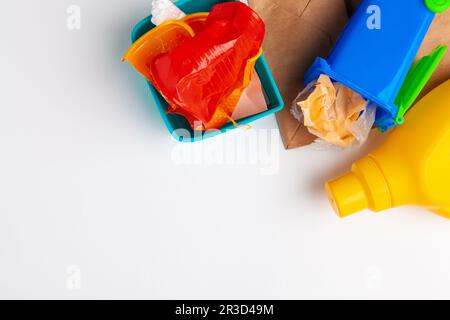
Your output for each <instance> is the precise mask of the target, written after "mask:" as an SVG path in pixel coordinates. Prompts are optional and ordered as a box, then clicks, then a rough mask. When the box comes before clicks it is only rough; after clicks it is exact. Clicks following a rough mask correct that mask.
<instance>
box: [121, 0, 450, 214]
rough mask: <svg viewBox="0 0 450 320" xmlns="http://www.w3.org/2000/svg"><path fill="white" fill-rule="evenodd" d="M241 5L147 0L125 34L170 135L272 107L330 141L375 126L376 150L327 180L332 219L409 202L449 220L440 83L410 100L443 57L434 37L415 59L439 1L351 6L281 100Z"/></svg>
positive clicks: (208, 130) (195, 136)
mask: <svg viewBox="0 0 450 320" xmlns="http://www.w3.org/2000/svg"><path fill="white" fill-rule="evenodd" d="M253 1H257V0H253ZM265 1H266V0H265ZM342 1H344V0H342ZM251 6H252V0H250V6H249V5H247V4H245V3H243V2H241V1H220V0H180V1H177V2H175V3H173V2H172V1H170V0H153V1H152V2H151V12H152V15H151V16H149V17H147V18H145V19H144V20H142V21H141V22H139V23H138V24H137V25H136V27H135V28H134V29H133V30H132V39H131V40H132V45H131V47H130V48H129V50H128V51H127V52H126V54H125V56H124V58H123V60H124V61H127V62H129V63H130V64H131V65H132V66H133V67H134V68H135V69H136V70H137V71H138V72H139V73H140V74H141V75H142V76H143V77H144V78H145V79H146V80H147V81H148V83H149V86H150V92H151V96H152V98H153V101H154V103H155V105H156V106H157V108H158V109H159V111H160V114H161V116H162V118H163V120H164V122H165V124H166V126H167V127H168V129H169V131H170V133H171V134H172V136H173V137H175V139H177V140H179V141H180V142H195V141H198V140H203V139H206V138H211V137H213V136H215V135H218V134H220V133H225V132H226V131H228V130H231V129H235V128H238V127H240V126H242V125H248V124H249V123H251V122H252V121H255V120H257V119H260V118H262V117H265V116H267V115H270V114H273V113H276V112H278V111H280V110H282V109H283V107H284V108H285V109H286V108H288V109H289V112H290V114H291V116H292V118H293V119H296V120H295V121H298V122H299V123H300V124H301V125H303V126H305V127H306V129H307V130H308V131H309V133H310V134H312V135H314V136H315V137H316V138H317V139H319V140H321V141H324V142H326V143H327V144H330V145H335V146H338V147H341V148H347V147H350V146H352V145H354V144H363V143H364V142H365V141H366V140H367V138H368V136H369V134H370V132H371V131H372V130H373V129H374V128H376V129H377V130H379V131H380V132H386V133H387V134H388V135H389V136H388V140H387V142H386V144H385V146H384V147H382V148H381V149H379V150H378V151H375V152H374V153H372V154H370V155H369V156H368V157H366V158H364V159H362V160H361V161H359V162H358V163H356V164H355V165H354V166H353V169H352V171H351V172H350V173H348V174H346V175H344V176H343V177H341V178H338V179H336V180H333V181H330V182H328V183H327V184H326V191H327V194H328V197H329V199H330V202H331V204H332V205H333V207H334V208H335V210H336V212H337V213H338V215H339V216H341V217H345V216H348V215H350V214H352V213H355V212H357V211H360V210H363V209H367V208H369V209H372V210H373V211H381V210H385V209H388V208H391V207H394V206H401V205H407V204H413V205H420V206H424V207H427V208H429V209H430V210H432V211H434V212H436V213H439V214H441V215H443V216H446V217H449V218H450V209H449V208H450V191H446V189H447V188H445V183H446V181H449V179H450V163H448V161H449V160H448V150H450V120H448V119H450V113H449V112H450V82H446V83H445V84H443V85H441V86H440V87H439V88H437V89H435V90H434V91H433V92H432V93H430V94H428V95H427V96H426V97H425V98H423V99H421V100H420V102H418V103H417V104H416V105H415V106H414V107H412V106H413V105H414V103H415V101H416V100H417V98H418V97H419V95H420V94H421V92H422V90H423V88H424V87H425V86H426V85H427V83H428V81H429V80H430V78H431V77H432V75H433V73H434V72H435V70H437V68H438V67H439V64H440V62H441V60H442V59H443V57H444V56H445V54H446V51H447V46H446V45H445V44H439V45H437V46H436V47H435V49H434V50H433V51H432V52H428V54H427V55H425V56H423V57H422V58H421V59H419V60H418V61H416V62H414V60H415V58H416V56H417V54H418V52H419V49H420V47H421V44H422V42H423V40H424V39H425V37H426V35H427V32H428V30H429V28H430V26H431V25H432V23H433V20H434V19H435V17H436V14H438V13H443V12H445V11H446V10H447V9H448V8H449V7H450V0H396V1H392V0H362V1H360V3H359V6H358V7H357V9H356V10H355V12H354V13H353V15H352V16H351V18H350V20H349V22H348V23H347V25H346V27H345V29H344V30H343V32H342V34H341V35H340V37H339V39H338V41H337V42H336V43H335V44H334V46H333V48H332V50H331V52H330V53H329V55H328V56H327V57H326V58H324V57H320V56H319V57H316V59H315V61H314V63H313V64H312V65H311V66H310V68H309V70H308V71H307V72H306V73H305V74H304V85H305V88H304V89H303V90H302V91H301V92H300V93H299V94H298V96H297V98H296V99H294V101H292V100H291V101H283V98H282V96H281V94H280V91H279V88H278V87H277V85H276V83H275V80H274V77H273V75H272V73H271V71H270V69H269V65H268V64H267V62H266V60H265V58H264V54H263V43H264V38H265V35H266V26H265V22H264V20H263V18H262V17H261V16H260V15H259V14H258V13H257V11H255V10H253V9H252V8H251ZM271 50H276V49H273V48H272V49H271ZM278 50H283V48H279V49H278ZM277 71H278V70H277ZM299 72H300V71H299ZM277 73H278V72H277ZM297 92H298V91H297ZM291 99H292V98H291ZM411 108H412V110H411V111H410V112H408V111H409V110H410V109H411ZM396 127H398V128H396ZM199 133H200V134H199ZM405 141H414V145H411V144H405V143H404V142H405ZM405 157H408V159H409V160H408V161H411V165H405V163H406V160H405ZM411 159H413V160H414V161H412V160H411Z"/></svg>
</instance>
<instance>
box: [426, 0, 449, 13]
mask: <svg viewBox="0 0 450 320" xmlns="http://www.w3.org/2000/svg"><path fill="white" fill-rule="evenodd" d="M425 4H426V6H427V7H428V9H430V10H431V11H433V12H436V13H441V12H444V11H446V10H447V9H448V8H450V0H425Z"/></svg>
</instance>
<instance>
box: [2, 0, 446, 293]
mask: <svg viewBox="0 0 450 320" xmlns="http://www.w3.org/2000/svg"><path fill="white" fill-rule="evenodd" d="M149 3H150V1H149V0H148V1H144V0H134V1H119V0H114V1H113V0H111V1H106V0H102V1H100V0H99V1H88V0H76V1H66V0H53V1H50V0H43V1H32V0H27V1H25V0H16V1H2V2H1V4H0V35H1V37H0V41H1V42H0V51H1V59H0V110H1V112H0V147H1V149H0V150H1V151H0V195H1V197H0V297H1V298H62V299H72V298H76V299H77V298H162V299H165V298H194V299H196V298H234V299H240V298H254V299H258V298H284V299H293V298H450V250H449V249H450V232H449V228H450V223H449V222H448V221H447V220H444V219H442V218H440V217H438V216H435V215H433V214H430V213H428V212H427V211H425V210H422V209H416V208H406V209H396V210H391V211H389V212H386V213H382V214H374V213H370V212H363V213H360V214H358V215H355V216H353V217H350V218H348V219H345V220H340V219H338V218H337V217H336V216H335V215H334V213H333V211H332V210H331V208H330V206H329V204H328V201H327V200H326V197H325V194H324V192H323V188H322V184H323V183H324V182H325V181H326V180H327V179H330V178H333V177H335V176H336V175H338V174H340V173H343V172H345V171H346V170H347V169H349V167H350V165H351V163H352V162H353V161H354V160H356V159H357V158H358V157H359V156H360V155H363V154H365V153H366V152H367V150H368V149H370V148H371V147H373V145H374V144H377V143H378V142H379V141H380V137H375V138H373V139H372V140H373V141H375V142H372V143H369V145H368V146H367V147H365V148H363V150H349V151H345V152H343V151H337V150H328V151H320V150H317V148H314V147H306V148H301V149H296V150H293V151H285V150H284V149H283V147H282V145H281V142H280V141H279V139H276V140H275V141H273V143H274V145H275V147H276V149H275V153H273V154H272V155H273V156H274V158H273V159H276V160H277V163H278V165H279V169H278V170H276V171H275V174H272V175H263V174H262V170H261V168H262V167H264V164H263V163H256V164H250V163H248V164H246V165H238V164H234V165H233V164H226V165H218V164H216V165H206V164H204V165H198V164H197V165H196V164H191V165H188V164H184V165H179V163H177V162H176V161H174V157H173V152H174V149H176V148H177V146H178V145H179V144H178V143H175V142H173V141H172V140H171V138H170V135H169V134H168V132H167V130H166V128H165V127H164V124H163V122H162V120H161V117H160V115H159V114H158V112H157V111H156V109H155V107H154V106H153V105H152V104H151V100H150V97H149V94H148V88H147V85H146V83H145V81H143V79H141V77H140V76H139V75H138V74H137V73H136V72H134V70H132V68H131V67H130V66H129V65H127V64H122V63H121V62H120V58H121V56H122V55H123V54H124V53H125V51H126V49H127V48H128V45H129V32H130V30H131V28H132V27H133V25H134V24H135V23H136V22H137V21H139V20H140V19H141V18H143V17H144V16H146V15H147V14H148V10H149ZM71 4H76V5H78V6H79V7H80V8H81V19H82V20H81V21H82V24H81V30H74V31H70V30H69V29H68V28H67V26H66V20H67V17H68V15H67V13H66V9H67V8H68V6H69V5H71ZM276 127H277V125H276V121H275V118H274V117H273V116H271V117H268V118H266V119H263V120H261V121H259V122H257V123H255V124H254V130H257V132H264V131H261V129H263V130H264V129H272V128H273V129H275V128H276ZM246 134H248V133H246V132H245V131H243V130H235V131H234V132H232V133H230V134H227V135H226V136H227V137H229V138H231V137H236V136H241V135H246ZM217 141H218V140H217ZM211 143H213V142H207V143H205V145H207V144H211ZM189 148H194V147H193V146H192V147H191V146H190V147H189Z"/></svg>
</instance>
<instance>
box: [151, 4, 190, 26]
mask: <svg viewBox="0 0 450 320" xmlns="http://www.w3.org/2000/svg"><path fill="white" fill-rule="evenodd" d="M151 15H152V23H153V24H154V25H155V26H158V25H160V24H162V23H164V22H166V21H168V20H178V19H181V18H184V17H185V16H186V14H185V13H184V12H183V11H181V10H180V9H179V8H178V7H177V6H176V5H175V4H173V1H171V0H153V1H152V9H151Z"/></svg>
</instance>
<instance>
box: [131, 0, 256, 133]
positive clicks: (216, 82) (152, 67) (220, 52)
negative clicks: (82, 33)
mask: <svg viewBox="0 0 450 320" xmlns="http://www.w3.org/2000/svg"><path fill="white" fill-rule="evenodd" d="M186 19H189V17H186ZM186 21H189V20H186ZM173 23H174V22H173V21H168V22H166V23H164V24H162V25H160V26H158V27H157V28H155V29H154V30H153V31H152V32H154V33H157V32H158V29H161V28H163V29H168V28H169V27H172V25H171V24H173ZM177 29H180V30H179V31H177V32H178V33H180V34H182V35H183V36H182V37H178V34H177V37H176V38H170V37H168V38H165V39H164V38H163V37H160V39H161V41H160V42H161V44H160V45H158V44H157V43H155V45H154V46H152V48H151V49H152V51H153V52H152V54H151V55H149V54H146V55H145V56H144V59H142V60H143V61H141V62H139V65H140V66H141V67H143V69H144V72H143V71H142V70H140V72H141V73H142V74H143V75H145V76H146V77H147V79H148V80H149V81H150V82H151V83H152V84H153V85H154V86H155V88H157V89H158V91H159V92H160V93H161V94H162V95H163V96H164V98H165V99H166V100H167V101H168V103H169V109H168V111H169V112H172V113H177V114H180V115H183V116H184V117H185V118H186V119H187V120H188V121H189V123H190V124H191V126H192V127H193V128H194V129H196V130H208V129H218V128H221V127H222V126H223V125H224V124H225V123H227V122H228V121H230V120H232V119H231V115H232V114H233V111H234V109H235V107H236V105H237V104H238V102H239V98H240V95H241V93H242V91H243V90H244V89H245V87H246V86H248V84H249V83H250V80H251V76H252V74H253V71H254V66H255V63H256V61H257V59H258V58H259V57H260V55H261V53H262V51H261V45H262V40H263V38H264V32H265V28H264V22H263V21H262V20H261V18H260V17H259V16H258V15H257V14H256V13H255V12H254V11H253V10H252V9H250V8H249V7H248V6H246V5H245V4H243V3H240V2H227V3H222V4H219V5H216V6H214V7H213V8H212V10H211V12H210V14H209V15H208V16H207V18H206V21H205V24H204V27H203V29H201V30H199V31H198V33H195V32H194V31H193V29H192V28H191V27H190V26H189V25H188V24H187V23H185V22H178V26H177ZM181 29H185V30H184V32H183V30H181ZM186 31H187V33H190V34H194V36H192V37H186V36H185V33H186ZM159 33H162V34H164V35H165V34H168V32H161V31H160V32H159ZM172 34H173V31H172ZM147 38H148V39H147V40H149V41H153V42H156V40H154V39H153V38H154V36H148V37H147ZM143 41H144V42H145V41H146V40H143ZM139 42H141V40H139ZM139 42H138V43H136V44H134V45H133V46H132V48H131V49H130V50H129V52H131V53H129V54H127V56H126V58H127V57H129V56H131V55H132V53H133V52H136V51H139V49H140V45H142V44H141V43H139ZM166 43H167V44H166ZM167 47H170V50H167ZM157 50H160V52H159V54H157V52H156V51H157ZM138 70H139V69H138Z"/></svg>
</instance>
